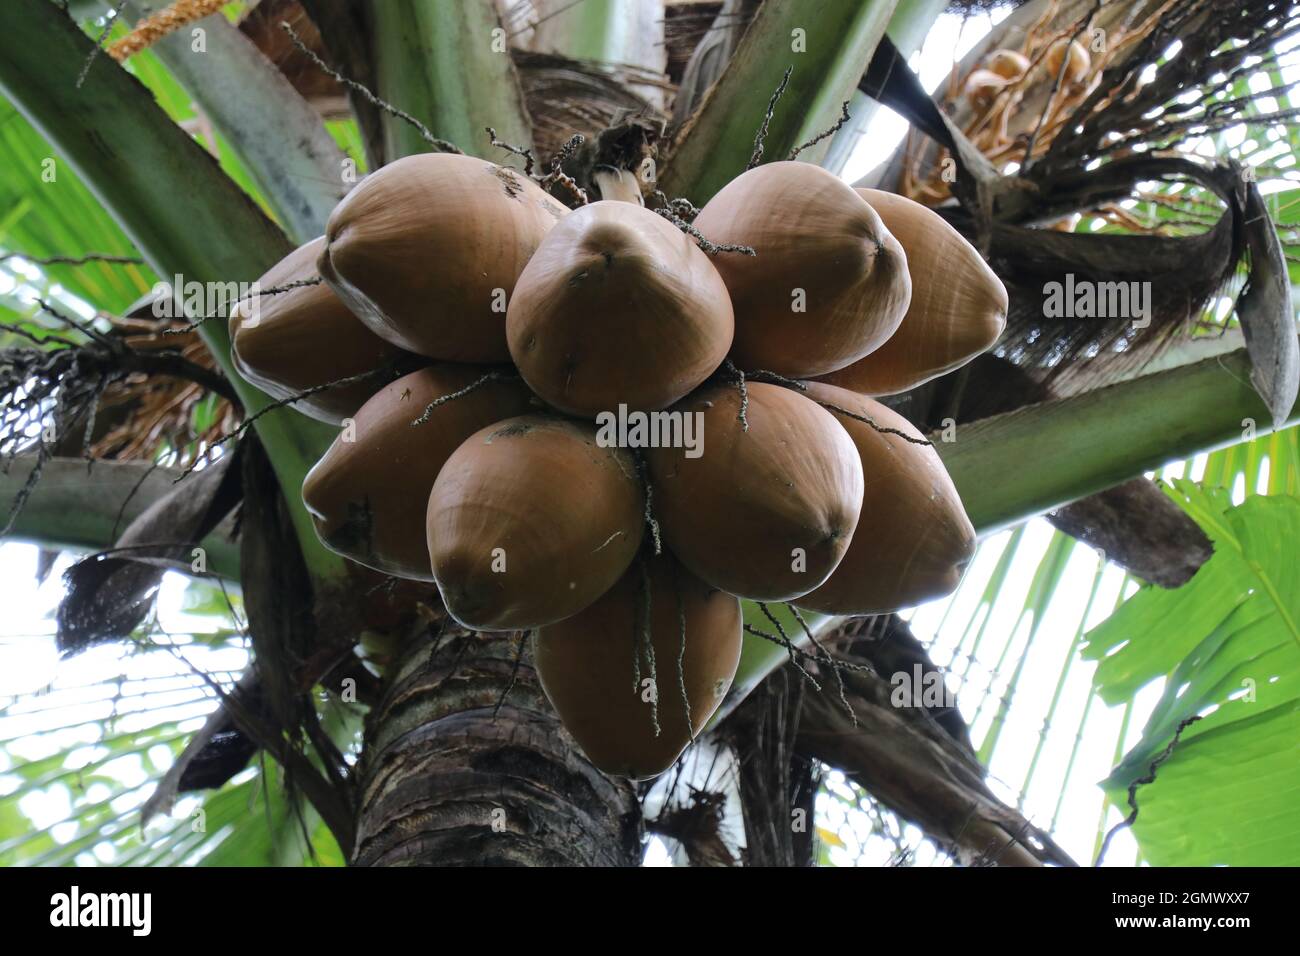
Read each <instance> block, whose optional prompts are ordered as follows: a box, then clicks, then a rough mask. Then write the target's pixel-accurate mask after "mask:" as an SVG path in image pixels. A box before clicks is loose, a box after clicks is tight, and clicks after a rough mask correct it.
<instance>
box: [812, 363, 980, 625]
mask: <svg viewBox="0 0 1300 956" xmlns="http://www.w3.org/2000/svg"><path fill="white" fill-rule="evenodd" d="M807 394H808V396H809V397H810V398H811V399H813V400H816V401H821V402H827V403H829V404H831V405H835V406H838V407H839V408H842V409H846V410H848V411H849V412H852V413H853V414H854V415H859V416H862V417H865V418H870V419H871V420H873V421H874V422H875V423H876V424H877V425H878V426H880V427H881V428H892V429H897V430H898V431H901V432H903V433H905V434H906V435H908V436H909V437H911V438H912V439H915V440H918V441H919V440H922V439H923V437H924V436H922V435H921V433H920V432H918V431H917V430H916V429H915V428H914V427H912V425H911V423H909V422H908V421H907V419H905V418H903V417H902V416H901V415H899V414H897V413H896V412H894V411H892V410H891V409H889V408H887V407H885V406H884V405H881V404H880V403H879V402H875V401H872V400H871V399H869V398H865V397H863V396H861V395H858V394H856V393H855V392H850V391H848V390H847V389H843V388H836V387H835V386H833V385H823V384H820V383H817V382H809V383H808V392H807ZM832 414H834V415H835V417H836V418H838V419H839V422H840V424H841V425H842V426H843V427H844V430H845V431H846V432H847V433H848V435H849V437H850V438H851V439H852V440H853V444H854V445H856V446H857V451H858V454H859V455H861V457H862V470H863V472H864V473H865V474H866V475H868V476H869V480H868V481H867V483H866V489H865V493H864V497H863V499H862V517H861V518H859V519H858V528H857V531H855V532H854V534H853V541H852V542H851V543H850V544H849V548H848V552H847V553H846V554H845V555H844V559H843V560H842V561H841V562H840V565H839V567H838V568H836V569H835V572H834V573H833V574H832V575H831V576H830V578H829V579H828V580H827V581H826V583H825V584H823V585H822V586H821V587H819V588H817V589H816V590H815V591H813V592H812V593H811V594H805V595H804V596H803V597H802V598H800V599H799V602H798V603H799V604H800V605H801V606H802V607H806V608H809V609H811V610H814V611H822V612H825V613H827V614H883V613H885V612H887V611H896V610H898V609H899V608H904V607H912V606H914V605H917V604H920V603H921V602H923V601H929V600H931V599H933V598H937V597H941V596H943V595H945V594H950V593H951V592H952V591H953V590H955V589H956V587H957V585H958V584H959V583H960V582H961V576H962V573H963V572H964V571H965V569H966V565H967V563H968V562H969V561H970V559H971V556H972V555H973V554H974V553H975V529H974V528H973V527H971V523H970V519H969V518H967V517H966V512H965V510H964V509H963V508H962V503H961V498H960V496H958V494H957V489H956V488H955V487H953V483H952V479H951V478H949V477H948V472H947V471H946V470H945V469H944V467H943V462H942V461H940V460H939V456H938V454H937V453H936V452H935V450H934V448H933V446H930V445H918V444H915V443H914V442H909V441H908V440H907V439H905V438H901V437H899V436H898V435H890V434H882V433H881V432H879V431H877V430H876V429H874V428H872V427H871V426H870V425H868V424H866V423H864V422H860V421H858V420H856V419H854V418H851V417H849V416H848V415H844V414H841V413H839V412H835V411H832Z"/></svg>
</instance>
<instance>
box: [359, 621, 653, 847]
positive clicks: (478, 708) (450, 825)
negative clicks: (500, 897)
mask: <svg viewBox="0 0 1300 956" xmlns="http://www.w3.org/2000/svg"><path fill="white" fill-rule="evenodd" d="M519 639H520V638H519V636H518V635H517V634H472V633H467V632H464V631H460V630H456V629H450V628H449V629H448V630H447V631H446V633H444V634H442V635H441V636H438V637H431V638H429V639H428V640H421V641H416V642H414V643H413V645H412V646H411V647H410V648H409V649H408V650H407V651H406V653H405V655H404V657H403V658H402V659H401V661H400V662H399V663H398V664H396V665H395V666H394V667H393V668H392V670H391V673H392V677H391V679H390V680H389V682H388V686H387V688H386V691H385V693H384V695H383V697H382V698H381V700H380V701H379V703H378V704H377V705H376V707H375V708H374V710H373V711H372V712H371V715H370V719H369V721H368V725H367V730H366V741H365V748H364V750H363V752H364V753H365V759H364V761H363V766H362V768H361V781H360V792H359V808H358V820H357V841H356V851H355V854H354V857H353V863H354V864H356V865H361V866H418V865H432V866H452V865H466V864H468V865H476V866H556V865H559V866H633V865H636V864H637V863H639V862H640V859H641V844H640V829H641V816H640V810H639V808H638V805H637V802H636V799H635V795H634V794H633V791H632V788H631V786H630V785H629V784H627V783H626V782H623V781H615V780H613V779H611V778H610V777H607V776H605V775H604V774H602V773H601V772H600V771H598V770H596V769H595V768H594V767H593V766H592V765H591V764H590V763H588V762H587V760H586V759H585V758H584V757H583V756H582V752H581V751H580V750H579V749H578V748H577V747H576V746H575V745H574V743H573V741H572V740H571V739H570V738H569V737H568V735H567V734H566V733H565V732H564V730H563V728H561V726H560V722H559V720H558V719H557V718H556V717H555V715H554V713H553V712H552V710H551V708H550V705H549V704H548V703H547V701H546V699H545V697H544V696H543V695H542V691H541V688H540V686H539V685H538V683H537V679H536V676H535V674H534V672H533V669H532V666H531V653H530V648H525V652H524V655H523V657H522V659H521V660H520V663H519V665H518V667H517V668H516V666H515V661H516V659H517V658H516V655H517V648H518V646H519V645H518V641H519ZM512 672H513V673H514V684H513V686H511V680H512V678H511V675H512ZM507 687H509V688H510V690H509V694H508V697H507V698H506V701H505V703H504V704H502V706H501V708H500V710H499V711H497V712H496V714H495V716H494V713H493V711H494V709H495V708H496V705H497V702H498V701H499V700H500V699H501V697H502V694H503V692H505V691H506V689H507Z"/></svg>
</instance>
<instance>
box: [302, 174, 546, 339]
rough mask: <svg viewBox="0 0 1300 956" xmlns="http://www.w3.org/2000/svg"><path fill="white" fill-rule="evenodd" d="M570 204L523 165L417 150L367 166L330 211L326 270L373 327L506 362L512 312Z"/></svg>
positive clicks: (385, 334)
mask: <svg viewBox="0 0 1300 956" xmlns="http://www.w3.org/2000/svg"><path fill="white" fill-rule="evenodd" d="M567 212H568V210H567V209H565V208H564V206H562V205H561V204H560V203H558V202H556V201H555V200H554V199H552V198H551V197H550V196H548V195H547V194H546V193H545V192H544V191H543V190H542V189H541V188H540V187H539V186H537V185H536V184H535V183H533V182H531V181H530V180H528V179H527V178H525V177H524V176H523V174H522V173H518V172H515V171H514V170H512V169H507V168H506V167H504V166H498V165H496V164H495V163H490V162H488V161H486V160H482V159H475V158H473V157H471V156H457V155H454V154H449V153H421V154H419V155H417V156H407V157H404V158H402V159H399V160H397V161H396V162H393V163H389V164H388V165H387V166H385V167H383V168H382V169H380V170H378V171H377V172H375V173H372V174H371V175H369V176H367V177H366V178H365V179H363V180H362V181H361V182H360V183H358V184H357V186H356V188H355V189H353V190H352V192H350V193H348V195H347V196H345V197H344V199H343V201H342V202H340V203H339V204H338V206H336V207H335V209H334V212H333V213H332V214H331V215H330V219H329V225H328V226H327V228H326V233H325V238H326V245H325V248H324V250H323V251H322V253H321V255H320V260H319V268H320V274H321V275H322V276H323V277H324V278H325V281H327V282H328V283H329V284H330V286H331V287H332V288H333V289H334V291H335V292H337V293H338V295H339V298H341V299H342V300H343V301H344V302H345V303H347V305H348V306H349V307H350V308H351V309H352V311H353V312H355V313H356V314H357V315H358V316H359V317H360V318H361V320H362V321H363V322H365V323H366V324H367V325H369V326H370V327H371V329H373V330H374V332H375V334H377V335H379V336H381V337H383V338H385V339H387V340H388V341H389V342H392V343H393V344H395V345H398V346H400V347H401V348H404V349H407V350H408V351H411V352H416V353H418V354H420V355H427V356H430V357H431V358H437V359H446V360H448V361H457V362H503V361H506V360H508V359H509V357H510V355H509V350H508V349H507V348H506V326H505V320H506V315H505V310H506V303H507V302H508V300H509V296H510V294H511V292H512V291H513V290H514V287H515V281H516V280H517V279H518V278H519V273H520V272H522V271H523V268H524V265H525V264H526V263H527V262H528V260H529V258H530V257H531V256H532V254H533V252H534V251H535V250H536V249H537V246H538V245H539V244H540V243H541V241H542V237H543V236H545V235H546V233H547V231H548V230H549V229H550V228H551V227H552V226H553V225H555V223H556V221H557V220H559V219H560V218H562V217H563V216H564V215H565V213H567Z"/></svg>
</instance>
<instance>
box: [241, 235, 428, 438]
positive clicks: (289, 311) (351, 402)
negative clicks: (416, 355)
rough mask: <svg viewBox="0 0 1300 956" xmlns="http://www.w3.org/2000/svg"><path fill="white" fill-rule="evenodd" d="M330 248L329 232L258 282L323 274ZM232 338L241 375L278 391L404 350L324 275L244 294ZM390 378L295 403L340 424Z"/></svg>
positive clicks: (330, 378) (370, 365)
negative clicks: (320, 264) (320, 261)
mask: <svg viewBox="0 0 1300 956" xmlns="http://www.w3.org/2000/svg"><path fill="white" fill-rule="evenodd" d="M323 248H325V238H324V237H323V236H322V237H320V238H318V239H313V240H312V241H311V242H309V243H307V244H306V245H303V246H299V247H298V248H297V249H295V250H294V251H293V252H291V253H289V254H288V255H287V256H285V257H284V258H283V259H281V260H280V261H279V262H277V263H276V264H275V265H273V266H272V267H271V268H270V269H269V270H268V271H267V273H266V274H265V275H264V276H262V277H261V278H260V279H258V280H257V284H258V286H259V287H260V288H262V289H276V288H280V287H282V286H286V285H289V284H291V283H294V282H302V281H305V280H309V279H314V278H316V277H317V273H316V258H317V257H318V256H319V255H320V251H321V250H322V249H323ZM230 340H231V354H232V356H233V357H234V360H235V367H236V368H238V369H239V374H241V375H243V376H244V378H246V379H248V380H249V381H250V382H252V383H253V384H254V385H256V386H257V387H258V388H260V389H261V390H262V391H264V392H266V393H267V394H268V395H270V396H272V397H273V398H289V397H290V396H292V395H296V394H298V393H299V392H302V391H305V390H307V389H309V388H312V387H314V386H317V385H324V384H325V383H326V382H337V381H338V380H339V379H342V378H351V377H352V376H354V375H361V374H363V373H365V372H373V371H376V370H378V369H381V368H383V367H384V366H386V365H392V364H395V363H396V362H397V361H398V360H399V359H400V358H401V357H402V356H403V355H404V353H403V352H402V350H401V349H399V348H398V347H397V346H395V345H393V344H391V343H389V342H386V341H384V340H383V339H381V338H380V337H379V336H377V335H375V333H374V332H372V331H370V329H368V328H367V327H366V326H365V324H364V323H363V322H361V320H360V319H358V318H357V317H356V316H355V315H353V314H352V312H351V311H349V309H348V307H347V306H346V305H344V304H343V302H342V301H341V300H340V299H339V297H338V296H337V295H335V294H334V292H333V290H331V289H330V287H329V286H327V285H326V284H325V283H323V282H318V283H317V284H315V285H309V286H303V287H301V288H298V289H292V290H291V291H288V292H280V293H276V294H274V295H259V296H257V297H256V299H250V300H243V301H241V302H240V303H239V304H238V305H236V306H235V308H234V309H232V310H231V313H230ZM382 384H383V383H382V382H381V381H379V380H378V379H375V380H371V381H361V382H357V383H354V384H352V385H341V386H339V387H337V388H330V389H326V390H324V391H321V392H317V393H316V394H314V395H309V396H308V397H306V398H304V399H300V400H299V401H297V402H294V404H293V407H294V408H295V409H297V410H298V411H300V412H302V413H303V414H304V415H310V416H311V417H312V418H315V419H319V420H320V421H323V422H329V423H330V424H332V425H337V424H338V423H339V421H340V420H342V419H344V418H347V417H349V416H350V415H352V414H353V413H354V412H355V411H356V410H357V409H358V408H360V407H361V405H362V403H363V402H365V400H366V399H368V398H369V397H370V396H371V395H373V394H374V393H375V392H377V391H378V390H379V388H380V386H381V385H382Z"/></svg>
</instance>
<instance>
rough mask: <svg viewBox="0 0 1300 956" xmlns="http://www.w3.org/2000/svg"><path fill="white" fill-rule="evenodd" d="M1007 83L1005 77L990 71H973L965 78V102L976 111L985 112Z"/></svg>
mask: <svg viewBox="0 0 1300 956" xmlns="http://www.w3.org/2000/svg"><path fill="white" fill-rule="evenodd" d="M1009 82H1010V80H1008V79H1007V78H1006V77H1004V76H1001V75H1000V74H997V73H994V72H993V71H992V70H974V71H972V72H971V75H970V76H968V77H966V89H965V91H964V92H965V95H966V102H967V103H969V104H970V105H971V106H972V107H974V108H975V109H977V110H986V109H988V108H989V107H990V106H992V105H993V101H994V100H995V99H997V97H998V94H999V93H1001V92H1002V91H1003V90H1004V89H1006V87H1007V84H1008V83H1009Z"/></svg>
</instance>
